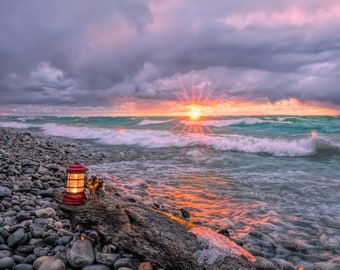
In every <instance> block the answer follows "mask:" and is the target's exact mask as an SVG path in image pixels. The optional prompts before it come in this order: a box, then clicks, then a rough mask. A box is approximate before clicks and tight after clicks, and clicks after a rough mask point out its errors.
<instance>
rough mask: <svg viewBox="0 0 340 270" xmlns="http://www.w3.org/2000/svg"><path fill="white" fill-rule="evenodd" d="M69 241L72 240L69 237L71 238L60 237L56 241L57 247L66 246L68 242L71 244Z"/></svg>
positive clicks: (67, 236)
mask: <svg viewBox="0 0 340 270" xmlns="http://www.w3.org/2000/svg"><path fill="white" fill-rule="evenodd" d="M71 240H72V237H71V236H69V235H65V236H62V237H60V238H59V239H58V240H57V244H58V245H62V246H65V245H66V244H68V243H69V242H71Z"/></svg>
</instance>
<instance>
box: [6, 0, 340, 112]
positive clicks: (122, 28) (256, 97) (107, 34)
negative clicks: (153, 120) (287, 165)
mask: <svg viewBox="0 0 340 270" xmlns="http://www.w3.org/2000/svg"><path fill="white" fill-rule="evenodd" d="M339 29H340V2H339V1H338V0H323V1H320V0H318V1H316V0H300V1H293V0H276V1H272V0H257V1H249V0H238V1H234V0H167V1H165V0H116V1H111V0H96V1H92V0H91V1H89V0H58V1H46V0H30V1H20V0H2V1H0V115H176V114H180V113H183V112H185V110H186V109H185V108H186V106H187V105H189V104H190V103H198V104H200V105H201V106H202V108H203V110H204V111H205V113H206V114H223V115H228V114H231V115H234V114H248V115H253V114H340V31H339Z"/></svg>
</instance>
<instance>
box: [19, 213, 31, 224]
mask: <svg viewBox="0 0 340 270" xmlns="http://www.w3.org/2000/svg"><path fill="white" fill-rule="evenodd" d="M30 217H31V215H30V213H27V212H19V213H17V214H16V216H15V218H16V219H17V221H18V223H20V222H22V221H24V220H29V219H30Z"/></svg>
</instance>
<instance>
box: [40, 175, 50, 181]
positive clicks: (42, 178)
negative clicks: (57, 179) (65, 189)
mask: <svg viewBox="0 0 340 270" xmlns="http://www.w3.org/2000/svg"><path fill="white" fill-rule="evenodd" d="M50 180H51V176H50V175H48V174H45V175H43V176H41V177H40V181H42V182H48V181H50Z"/></svg>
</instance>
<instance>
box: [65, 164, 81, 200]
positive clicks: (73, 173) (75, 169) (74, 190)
mask: <svg viewBox="0 0 340 270" xmlns="http://www.w3.org/2000/svg"><path fill="white" fill-rule="evenodd" d="M86 171H87V168H85V167H84V166H82V165H81V164H77V163H76V164H73V165H71V166H70V167H68V168H67V182H66V193H65V194H64V197H63V203H64V204H71V205H79V204H81V203H82V202H83V201H84V200H85V198H86V195H85V180H86Z"/></svg>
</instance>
